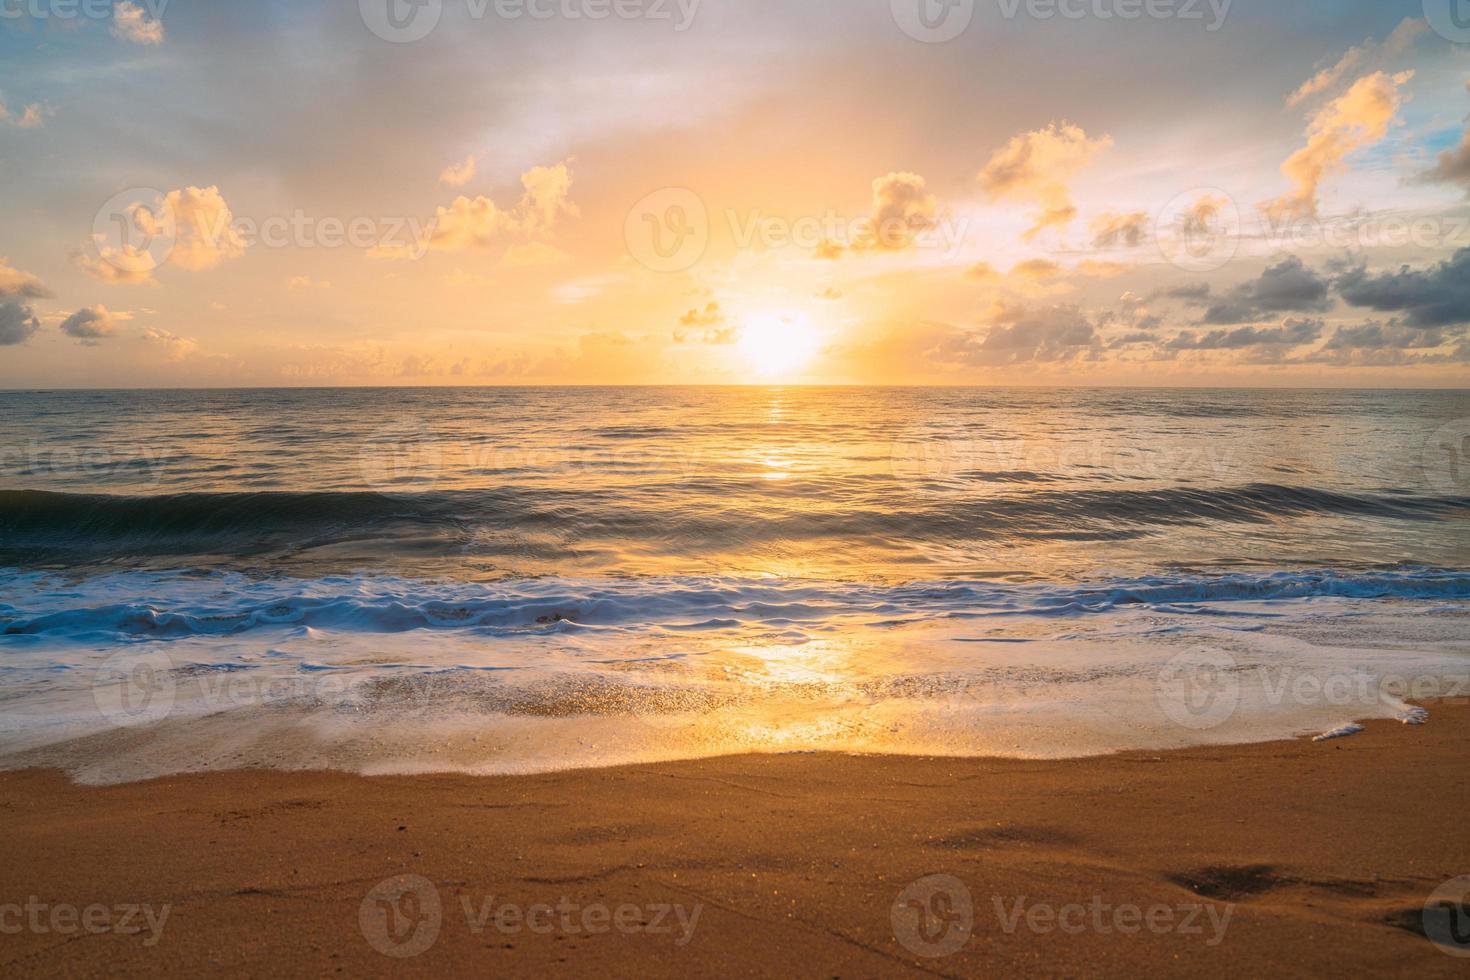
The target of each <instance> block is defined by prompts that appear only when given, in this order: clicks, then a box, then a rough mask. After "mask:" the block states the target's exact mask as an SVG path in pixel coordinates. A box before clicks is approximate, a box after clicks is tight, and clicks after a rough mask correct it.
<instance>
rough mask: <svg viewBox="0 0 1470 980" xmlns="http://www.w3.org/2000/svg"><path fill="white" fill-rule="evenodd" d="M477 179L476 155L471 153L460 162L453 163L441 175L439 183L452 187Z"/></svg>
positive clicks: (461, 185)
mask: <svg viewBox="0 0 1470 980" xmlns="http://www.w3.org/2000/svg"><path fill="white" fill-rule="evenodd" d="M474 179H475V155H474V154H473V153H471V154H470V155H469V156H467V157H465V158H464V160H462V161H461V162H459V163H451V164H450V165H449V166H447V167H445V168H444V172H443V173H441V174H440V175H439V183H441V184H448V185H449V186H450V187H463V186H464V185H465V184H468V183H469V182H470V181H472V180H474Z"/></svg>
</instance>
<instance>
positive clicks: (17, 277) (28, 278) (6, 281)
mask: <svg viewBox="0 0 1470 980" xmlns="http://www.w3.org/2000/svg"><path fill="white" fill-rule="evenodd" d="M0 296H18V297H20V298H22V299H49V298H50V297H51V290H49V289H47V288H46V284H45V283H43V282H41V280H40V279H37V278H36V277H35V276H33V275H31V274H30V273H29V272H21V271H20V270H19V269H16V268H14V267H12V266H11V264H10V260H9V259H8V258H5V257H4V256H0Z"/></svg>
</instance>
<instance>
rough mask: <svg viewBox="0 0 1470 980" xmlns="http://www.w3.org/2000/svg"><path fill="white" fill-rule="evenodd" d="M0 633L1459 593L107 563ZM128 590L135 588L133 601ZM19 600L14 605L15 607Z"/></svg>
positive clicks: (495, 623)
mask: <svg viewBox="0 0 1470 980" xmlns="http://www.w3.org/2000/svg"><path fill="white" fill-rule="evenodd" d="M0 586H3V589H0V593H3V594H12V595H25V596H29V597H30V600H29V601H28V602H25V604H24V606H21V607H11V606H5V605H0V642H3V640H4V639H5V638H20V637H47V638H50V639H60V640H65V639H73V640H75V639H86V640H94V641H103V640H105V641H114V640H125V639H131V638H144V637H146V638H150V639H160V640H167V639H179V638H187V637H196V636H233V635H238V634H242V633H248V632H251V631H255V630H279V629H281V628H283V627H294V628H298V629H299V628H310V629H328V630H337V631H348V632H364V633H403V632H409V631H414V630H431V631H438V630H452V631H462V632H479V633H481V634H485V635H490V636H494V635H514V634H523V633H526V632H528V631H530V632H542V633H566V632H576V631H582V630H627V631H629V632H636V633H642V634H646V633H649V632H654V633H657V632H661V631H668V632H689V631H721V630H723V631H731V630H750V629H760V630H768V631H769V630H782V629H792V628H795V629H800V630H807V631H811V630H823V629H828V628H842V627H847V626H852V625H866V626H887V625H897V624H900V623H906V622H919V621H924V620H937V619H970V618H981V617H1014V616H1039V617H1077V616H1088V615H1095V614H1105V613H1110V612H1114V611H1117V610H1119V609H1123V608H1139V607H1145V608H1149V609H1152V610H1156V611H1159V612H1162V613H1165V614H1167V613H1172V612H1184V613H1191V614H1193V613H1198V612H1201V611H1202V610H1201V608H1199V607H1211V606H1221V605H1224V606H1228V605H1229V604H1231V603H1241V602H1253V603H1259V602H1283V601H1292V600H1310V599H1322V598H1341V599H1361V600H1376V599H1409V600H1413V599H1418V600H1445V599H1450V600H1454V599H1470V572H1460V571H1446V570H1432V569H1421V570H1411V571H1398V572H1378V573H1370V574H1342V573H1333V572H1326V571H1322V572H1278V573H1274V574H1268V575H1227V576H1214V577H1200V578H1184V577H1179V578H1166V577H1150V578H1141V579H1132V580H1123V581H1116V582H1100V583H1092V584H1084V585H1066V586H1058V585H1042V584H1010V583H992V582H931V583H916V584H910V585H896V586H881V585H871V584H859V583H841V582H805V581H792V580H772V579H747V578H735V577H728V578H714V577H711V578H669V579H634V580H626V581H624V580H606V581H598V580H575V579H555V578H551V579H528V580H521V581H517V582H514V583H496V584H471V583H463V582H444V581H421V580H413V579H404V578H398V577H393V576H370V575H354V576H330V577H325V578H318V579H296V578H284V577H280V578H271V579H264V580H261V579H253V578H250V577H247V576H244V575H240V574H238V573H216V574H204V575H201V574H184V573H154V572H115V573H109V574H104V575H98V576H93V577H91V578H88V579H85V580H83V581H81V582H69V581H64V580H60V579H57V578H55V577H53V576H50V575H48V574H44V573H38V572H23V571H10V572H5V573H0ZM137 596H148V597H149V599H148V600H147V601H140V600H138V599H137V598H135V597H137ZM26 607H29V608H26Z"/></svg>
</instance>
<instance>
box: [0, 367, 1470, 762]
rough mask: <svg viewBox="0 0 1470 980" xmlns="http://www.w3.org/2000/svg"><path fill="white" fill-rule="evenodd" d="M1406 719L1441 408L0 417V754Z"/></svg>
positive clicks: (1422, 642)
mask: <svg viewBox="0 0 1470 980" xmlns="http://www.w3.org/2000/svg"><path fill="white" fill-rule="evenodd" d="M1433 697H1470V393H1466V392H1350V391H1319V392H1307V391H1124V390H993V389H811V388H722V389H708V388H657V389H648V388H636V389H634V388H605V389H599V388H582V389H453V390H365V389H353V390H278V391H168V392H161V391H155V392H74V391H67V392H8V393H6V392H0V765H7V766H20V765H38V764H39V765H59V766H63V767H65V768H67V769H68V770H70V771H71V772H73V773H74V774H76V775H77V776H78V777H79V778H82V779H86V780H92V781H109V780H119V779H133V778H141V777H145V776H150V775H157V774H161V773H170V772H179V771H193V770H201V769H211V768H224V767H230V766H241V765H263V766H279V767H286V768H299V767H324V766H329V767H336V768H343V769H349V770H354V771H362V772H417V771H464V772H486V773H489V772H521V771H535V770H544V769H548V768H561V767H569V766H594V765H609V764H618V763H628V762H639V761H650V760H660V759H672V758H690V757H698V756H707V755H714V754H723V753H730V752H746V751H813V750H837V751H857V752H892V753H910V754H934V755H975V754H987V755H989V754H1000V755H1011V756H1022V757H1057V756H1075V755H1086V754H1093V753H1100V752H1108V751H1114V750H1118V749H1127V748H1166V747H1172V746H1179V745H1190V744H1205V743H1226V742H1239V741H1247V740H1254V739H1263V738H1273V737H1280V736H1282V735H1293V734H1314V733H1318V732H1328V731H1331V730H1333V729H1335V728H1338V727H1340V726H1342V725H1344V724H1345V723H1348V722H1351V721H1355V720H1361V719H1367V718H1384V717H1389V718H1394V717H1396V718H1401V719H1402V720H1405V721H1409V722H1415V723H1418V722H1423V721H1425V720H1426V716H1425V715H1424V714H1423V713H1422V712H1418V711H1415V710H1414V709H1413V708H1412V706H1411V704H1410V702H1411V701H1414V700H1423V699H1426V698H1433ZM1431 712H1432V706H1431ZM1430 718H1431V723H1432V715H1431V716H1430Z"/></svg>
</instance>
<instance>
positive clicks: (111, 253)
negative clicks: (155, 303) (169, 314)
mask: <svg viewBox="0 0 1470 980" xmlns="http://www.w3.org/2000/svg"><path fill="white" fill-rule="evenodd" d="M96 248H97V257H96V258H92V257H91V256H89V255H83V254H77V255H75V256H73V259H74V260H75V261H76V264H77V266H78V267H79V268H80V269H81V270H82V271H83V272H85V273H86V274H87V275H89V276H91V277H92V278H93V279H96V280H97V281H98V282H105V283H107V284H108V285H109V286H157V285H158V280H157V279H154V278H153V269H154V267H155V266H154V260H153V257H152V256H150V255H149V254H148V253H147V252H143V251H140V250H139V249H137V248H134V247H133V246H131V245H124V246H122V247H121V248H113V247H112V246H110V245H106V244H104V243H102V242H100V241H99V242H97V243H96Z"/></svg>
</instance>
